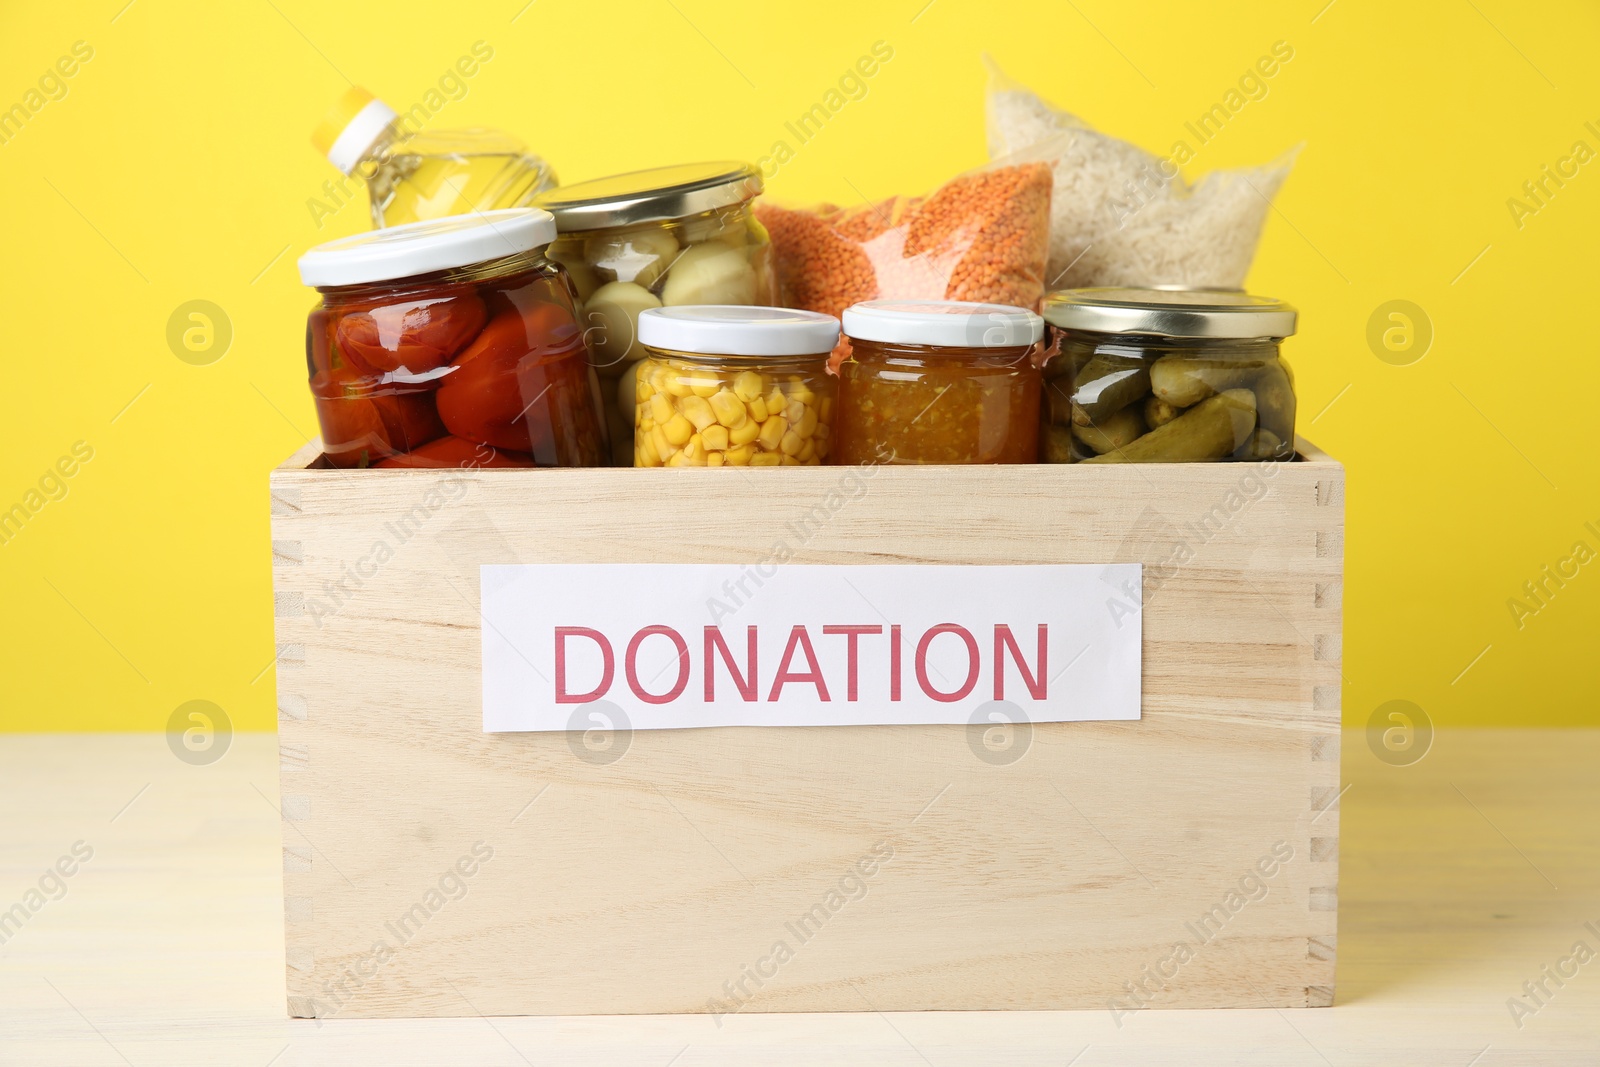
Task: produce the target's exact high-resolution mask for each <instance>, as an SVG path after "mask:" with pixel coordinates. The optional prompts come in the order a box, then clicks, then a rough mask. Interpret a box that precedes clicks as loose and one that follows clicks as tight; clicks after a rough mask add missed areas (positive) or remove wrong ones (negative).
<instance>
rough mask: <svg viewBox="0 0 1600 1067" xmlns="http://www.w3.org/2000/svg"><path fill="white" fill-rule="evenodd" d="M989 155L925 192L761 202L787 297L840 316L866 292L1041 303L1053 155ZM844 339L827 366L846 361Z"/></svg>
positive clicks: (867, 296) (869, 296) (1042, 151)
mask: <svg viewBox="0 0 1600 1067" xmlns="http://www.w3.org/2000/svg"><path fill="white" fill-rule="evenodd" d="M1046 154H1048V153H1047V146H1040V147H1037V148H1035V149H1033V150H1031V151H1030V152H1029V153H1028V158H1026V159H1024V158H1022V157H1014V158H1012V159H1009V160H1001V161H998V162H995V163H991V164H989V165H988V166H986V167H983V168H980V169H978V170H974V171H969V172H968V173H966V174H962V175H960V176H959V177H957V178H954V179H952V180H950V181H948V182H946V183H945V184H944V185H942V186H940V187H939V189H938V190H936V191H935V192H933V193H931V194H929V195H928V196H909V197H907V196H891V197H889V198H888V199H887V200H881V201H878V202H877V203H867V204H861V205H858V206H855V207H839V206H837V205H834V204H821V205H818V206H817V207H814V208H809V209H794V208H784V207H778V206H776V205H773V204H767V203H760V204H758V205H757V206H756V217H757V218H758V219H760V220H761V223H762V224H763V225H764V226H766V228H767V231H768V233H770V234H771V236H772V249H773V252H774V254H775V257H776V262H777V273H778V285H779V288H780V290H781V293H782V297H781V299H782V301H783V303H784V305H785V306H787V307H793V308H803V309H805V310H807V311H820V312H823V313H824V314H828V315H833V316H836V317H837V316H839V315H842V314H843V313H844V310H845V308H847V307H849V306H850V305H851V304H855V303H858V302H860V301H862V300H976V301H984V302H987V303H992V304H1011V305H1013V306H1016V307H1024V308H1028V309H1029V310H1033V311H1037V310H1038V307H1039V300H1040V298H1041V297H1042V296H1043V295H1044V289H1045V277H1044V267H1045V259H1046V257H1047V255H1048V254H1049V248H1050V188H1051V183H1052V178H1051V164H1049V163H1047V162H1040V161H1038V159H1039V158H1040V157H1042V156H1044V155H1046ZM846 344H847V342H845V341H841V342H840V345H839V348H837V349H835V350H834V353H833V359H832V360H831V361H830V367H831V368H833V369H835V370H836V369H837V368H838V366H839V364H840V363H841V362H843V360H844V358H845V354H846V352H847V351H848V349H847V348H846Z"/></svg>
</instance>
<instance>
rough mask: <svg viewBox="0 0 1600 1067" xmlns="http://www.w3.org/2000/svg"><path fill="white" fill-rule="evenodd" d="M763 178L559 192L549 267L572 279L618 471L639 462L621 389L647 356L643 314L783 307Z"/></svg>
mask: <svg viewBox="0 0 1600 1067" xmlns="http://www.w3.org/2000/svg"><path fill="white" fill-rule="evenodd" d="M760 192H761V173H760V171H758V170H757V169H756V168H755V167H753V166H750V165H749V164H747V163H693V164H684V165H681V166H675V167H659V168H656V169H654V170H641V171H634V172H633V173H631V174H618V175H614V176H612V177H609V178H598V179H595V180H594V181H588V182H580V183H578V184H577V185H567V186H562V187H561V188H558V189H552V190H550V191H548V192H546V193H545V194H543V195H542V196H540V197H539V198H538V200H537V201H536V203H537V204H538V206H539V207H542V208H544V209H546V210H548V211H549V212H551V213H552V214H553V215H555V217H556V227H557V229H558V230H559V232H560V236H559V237H558V238H557V239H556V242H555V244H553V245H552V246H551V247H550V257H551V258H552V259H554V260H556V261H558V262H559V263H561V265H562V266H563V267H565V268H566V269H567V273H568V275H569V276H570V277H571V278H572V283H573V286H574V287H575V290H576V292H577V296H578V300H579V302H580V306H581V310H582V312H583V323H584V330H585V336H586V337H587V338H588V341H589V346H590V348H591V350H592V351H593V354H594V362H595V366H596V367H597V368H598V369H599V371H600V382H601V390H602V393H603V396H604V399H605V402H606V410H607V417H608V419H609V420H610V424H611V432H612V449H613V454H614V455H615V457H616V462H617V464H618V465H622V466H625V465H627V464H628V463H631V462H632V457H633V455H634V449H633V411H632V409H631V401H624V400H619V398H618V396H617V383H618V381H620V380H621V379H622V377H623V375H624V374H625V372H627V370H628V369H629V368H630V367H631V366H632V364H633V363H634V361H636V360H638V359H639V358H641V357H642V356H643V355H644V353H643V352H642V351H641V350H640V349H639V348H638V346H637V344H636V343H635V342H636V340H637V337H638V325H639V313H640V312H642V311H644V310H645V309H647V308H657V307H663V306H665V307H679V306H684V305H688V304H740V305H768V304H776V303H777V302H778V288H777V273H776V271H775V269H774V267H773V259H772V245H771V242H770V240H769V239H768V237H767V231H766V229H765V228H764V227H762V225H761V223H759V222H757V221H756V219H755V215H754V214H753V213H752V212H751V202H752V201H753V200H754V199H755V197H756V196H758V195H759V194H760Z"/></svg>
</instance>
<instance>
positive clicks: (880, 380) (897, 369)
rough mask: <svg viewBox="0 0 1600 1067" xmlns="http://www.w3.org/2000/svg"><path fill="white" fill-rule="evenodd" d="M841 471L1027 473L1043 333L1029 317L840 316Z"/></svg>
mask: <svg viewBox="0 0 1600 1067" xmlns="http://www.w3.org/2000/svg"><path fill="white" fill-rule="evenodd" d="M844 333H845V336H846V337H848V338H849V341H850V358H849V359H847V360H845V361H844V363H842V364H841V365H840V367H839V425H838V449H837V462H839V463H852V464H854V463H867V462H877V463H1033V462H1035V460H1036V459H1037V458H1038V442H1039V393H1040V377H1039V368H1038V367H1037V366H1036V365H1035V364H1034V361H1033V359H1032V358H1031V356H1032V353H1033V349H1034V346H1035V345H1036V344H1037V343H1038V341H1039V339H1040V337H1041V336H1042V335H1043V333H1044V323H1043V320H1041V319H1040V318H1039V316H1038V315H1035V314H1034V313H1033V312H1031V311H1026V310H1024V309H1022V308H1016V307H1008V306H1006V305H1004V304H975V303H967V302H964V301H957V300H930V301H911V300H871V301H867V302H866V303H862V304H856V305H854V306H852V307H850V308H848V309H846V311H845V313H844Z"/></svg>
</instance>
